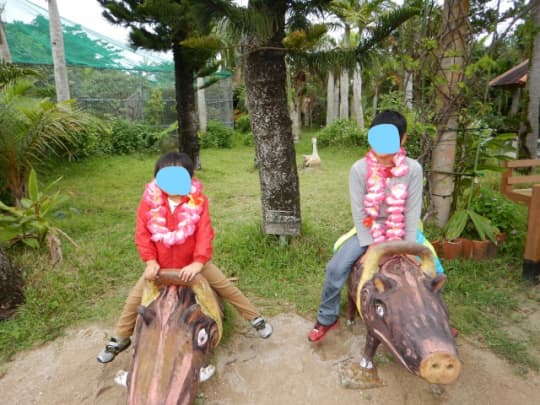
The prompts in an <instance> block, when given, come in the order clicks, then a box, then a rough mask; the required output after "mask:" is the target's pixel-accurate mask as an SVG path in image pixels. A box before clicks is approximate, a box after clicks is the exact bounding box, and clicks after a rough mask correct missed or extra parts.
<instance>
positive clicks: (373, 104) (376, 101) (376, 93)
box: [371, 83, 380, 115]
mask: <svg viewBox="0 0 540 405" xmlns="http://www.w3.org/2000/svg"><path fill="white" fill-rule="evenodd" d="M379 88H380V86H379V84H378V83H375V87H374V88H373V100H372V101H371V109H372V110H373V114H374V115H375V113H376V111H377V108H378V106H379Z"/></svg>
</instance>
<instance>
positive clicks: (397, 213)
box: [362, 148, 409, 243]
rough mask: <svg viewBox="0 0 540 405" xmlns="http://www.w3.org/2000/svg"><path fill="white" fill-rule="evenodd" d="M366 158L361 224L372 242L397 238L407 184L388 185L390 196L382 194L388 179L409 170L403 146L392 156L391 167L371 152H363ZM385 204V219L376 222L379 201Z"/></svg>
mask: <svg viewBox="0 0 540 405" xmlns="http://www.w3.org/2000/svg"><path fill="white" fill-rule="evenodd" d="M366 161H367V193H366V196H365V197H364V211H365V213H366V215H367V216H366V218H365V219H364V221H363V222H362V223H363V225H364V226H365V227H367V228H369V229H370V233H371V236H372V237H373V241H374V242H375V243H378V242H384V241H386V240H401V239H403V237H404V236H405V215H404V213H405V202H406V200H407V195H408V193H407V185H405V184H394V185H393V186H392V187H390V195H388V196H387V195H386V188H387V183H388V180H389V179H391V178H392V177H401V176H405V175H406V174H407V173H408V172H409V167H408V166H407V164H406V154H405V149H403V148H401V149H400V150H399V151H398V152H397V153H396V154H395V155H394V157H393V158H392V161H393V163H394V166H393V167H391V168H389V167H386V166H384V165H382V164H380V163H379V162H378V161H377V158H376V157H375V155H374V153H373V151H371V150H370V151H369V152H368V153H367V155H366ZM383 201H385V202H386V204H387V205H388V209H387V212H388V214H389V215H388V218H387V220H386V221H385V223H384V224H379V223H377V221H376V219H377V218H378V217H379V215H380V207H381V203H382V202H383Z"/></svg>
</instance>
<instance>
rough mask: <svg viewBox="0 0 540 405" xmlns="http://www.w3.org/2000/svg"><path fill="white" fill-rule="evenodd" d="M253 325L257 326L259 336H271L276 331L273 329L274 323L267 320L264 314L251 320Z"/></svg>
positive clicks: (265, 337)
mask: <svg viewBox="0 0 540 405" xmlns="http://www.w3.org/2000/svg"><path fill="white" fill-rule="evenodd" d="M251 326H253V327H254V328H255V330H256V331H257V333H258V334H259V336H260V337H262V338H263V339H267V338H269V337H270V335H272V332H273V331H274V330H273V329H272V325H270V324H269V323H268V322H266V321H265V320H264V318H263V317H262V316H258V317H257V318H255V319H253V320H252V321H251Z"/></svg>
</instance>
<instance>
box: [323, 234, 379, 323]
mask: <svg viewBox="0 0 540 405" xmlns="http://www.w3.org/2000/svg"><path fill="white" fill-rule="evenodd" d="M367 248H368V247H367V246H360V242H359V241H358V238H357V237H356V236H354V237H352V238H349V239H348V240H347V241H346V242H345V243H344V244H343V245H342V246H341V248H340V249H339V250H338V251H337V252H336V253H335V254H334V256H333V257H332V259H330V261H329V262H328V264H327V265H326V275H325V277H324V286H323V290H322V295H321V305H320V306H319V311H318V313H317V320H318V321H319V323H321V324H323V325H330V324H332V323H334V322H335V321H336V319H337V318H338V316H339V304H340V301H341V289H342V288H343V286H344V285H345V282H346V281H347V278H348V277H349V273H350V272H351V270H352V266H353V264H354V262H356V260H358V258H359V257H360V256H362V255H363V254H364V253H365V252H366V250H367Z"/></svg>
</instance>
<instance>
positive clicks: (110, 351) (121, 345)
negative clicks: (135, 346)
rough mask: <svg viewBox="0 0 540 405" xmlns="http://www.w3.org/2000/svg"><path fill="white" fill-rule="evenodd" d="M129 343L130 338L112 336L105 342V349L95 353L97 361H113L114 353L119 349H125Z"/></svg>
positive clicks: (118, 351)
mask: <svg viewBox="0 0 540 405" xmlns="http://www.w3.org/2000/svg"><path fill="white" fill-rule="evenodd" d="M130 344H131V339H130V338H124V339H117V338H115V337H112V338H111V340H109V343H107V346H105V349H103V350H102V351H101V352H100V353H99V354H98V355H97V361H99V362H100V363H108V362H110V361H113V360H114V358H115V357H116V355H117V354H118V353H120V352H121V351H123V350H126V349H127V348H128V347H129V345H130Z"/></svg>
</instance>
